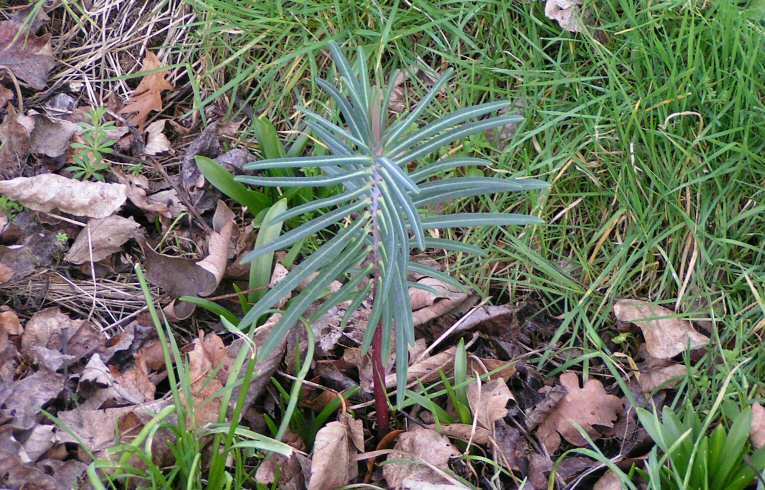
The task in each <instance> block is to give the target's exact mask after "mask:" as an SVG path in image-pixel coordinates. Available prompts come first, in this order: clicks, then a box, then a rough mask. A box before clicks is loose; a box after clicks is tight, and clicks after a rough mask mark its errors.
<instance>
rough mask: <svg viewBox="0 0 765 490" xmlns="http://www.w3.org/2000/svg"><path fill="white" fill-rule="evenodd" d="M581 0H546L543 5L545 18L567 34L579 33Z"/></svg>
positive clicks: (580, 28)
mask: <svg viewBox="0 0 765 490" xmlns="http://www.w3.org/2000/svg"><path fill="white" fill-rule="evenodd" d="M581 6H582V0H547V2H546V3H545V16H546V17H547V18H548V19H551V20H554V21H556V22H558V24H559V25H560V26H561V27H562V28H563V29H565V30H567V31H569V32H581V31H582V29H583V26H582V21H581V18H580V16H581Z"/></svg>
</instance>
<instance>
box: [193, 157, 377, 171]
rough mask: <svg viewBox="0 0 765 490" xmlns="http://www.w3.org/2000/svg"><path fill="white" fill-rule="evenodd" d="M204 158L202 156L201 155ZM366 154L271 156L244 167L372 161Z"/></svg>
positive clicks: (289, 166)
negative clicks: (269, 158)
mask: <svg viewBox="0 0 765 490" xmlns="http://www.w3.org/2000/svg"><path fill="white" fill-rule="evenodd" d="M203 158H204V157H203ZM372 161H373V160H372V159H371V158H370V157H368V156H363V155H360V156H337V155H322V156H310V157H291V158H273V159H271V160H261V161H259V162H253V163H248V164H247V165H245V166H244V168H246V169H248V170H266V169H270V168H311V167H325V166H327V165H344V164H347V163H366V164H370V163H372Z"/></svg>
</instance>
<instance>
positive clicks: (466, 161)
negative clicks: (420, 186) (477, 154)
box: [409, 158, 491, 182]
mask: <svg viewBox="0 0 765 490" xmlns="http://www.w3.org/2000/svg"><path fill="white" fill-rule="evenodd" d="M490 165H491V163H490V162H488V161H486V160H481V159H480V158H452V159H449V160H442V161H440V162H436V163H434V164H433V165H429V166H427V167H424V168H421V169H419V170H417V171H415V172H412V173H411V174H410V175H409V176H410V177H411V178H412V180H414V181H415V182H422V181H423V180H425V179H427V178H428V177H432V176H433V175H436V174H439V173H441V172H446V171H447V170H453V169H455V168H459V167H488V166H490Z"/></svg>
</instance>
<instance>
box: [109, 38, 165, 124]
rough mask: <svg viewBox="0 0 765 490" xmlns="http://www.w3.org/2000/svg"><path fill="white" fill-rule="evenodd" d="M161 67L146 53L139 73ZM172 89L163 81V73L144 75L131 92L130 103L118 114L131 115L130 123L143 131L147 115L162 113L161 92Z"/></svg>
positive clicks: (150, 54) (153, 56) (155, 58)
mask: <svg viewBox="0 0 765 490" xmlns="http://www.w3.org/2000/svg"><path fill="white" fill-rule="evenodd" d="M161 67H162V63H160V61H159V59H158V58H157V56H156V55H155V54H154V53H152V52H151V51H147V52H146V57H145V58H144V59H143V66H142V67H141V71H151V70H157V69H158V68H161ZM173 89H174V87H173V85H172V84H171V83H170V82H168V81H167V80H165V72H164V71H159V72H157V73H152V74H150V75H146V76H144V77H143V80H141V83H139V84H138V87H136V89H135V91H134V92H133V96H132V97H131V98H130V102H129V103H128V104H127V105H126V106H125V107H123V108H122V109H121V110H120V114H133V116H131V117H130V122H131V123H132V124H134V125H136V126H138V128H139V129H140V130H141V131H143V126H144V124H145V123H146V119H147V118H148V117H149V113H150V112H152V111H155V112H160V111H162V107H163V106H162V92H164V91H166V90H173Z"/></svg>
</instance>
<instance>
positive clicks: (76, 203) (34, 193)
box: [0, 174, 127, 218]
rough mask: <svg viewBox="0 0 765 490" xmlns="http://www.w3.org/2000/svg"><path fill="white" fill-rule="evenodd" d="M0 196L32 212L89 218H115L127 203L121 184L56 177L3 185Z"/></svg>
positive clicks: (36, 178) (8, 181)
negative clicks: (58, 212)
mask: <svg viewBox="0 0 765 490" xmlns="http://www.w3.org/2000/svg"><path fill="white" fill-rule="evenodd" d="M0 194H2V195H4V196H8V197H10V198H11V199H13V200H15V201H18V202H20V203H21V204H23V205H24V206H26V207H28V208H29V209H31V210H33V211H46V212H47V211H53V210H56V209H57V210H59V211H61V212H63V213H68V214H72V215H74V216H86V217H88V218H106V217H107V216H110V215H112V214H114V213H115V212H116V211H117V210H118V209H119V208H120V207H121V206H122V205H123V204H124V203H125V199H127V189H126V187H125V186H124V185H122V184H107V183H103V182H81V181H79V180H74V179H67V178H66V177H62V176H60V175H56V174H42V175H36V176H34V177H17V178H15V179H11V180H3V181H0Z"/></svg>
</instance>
